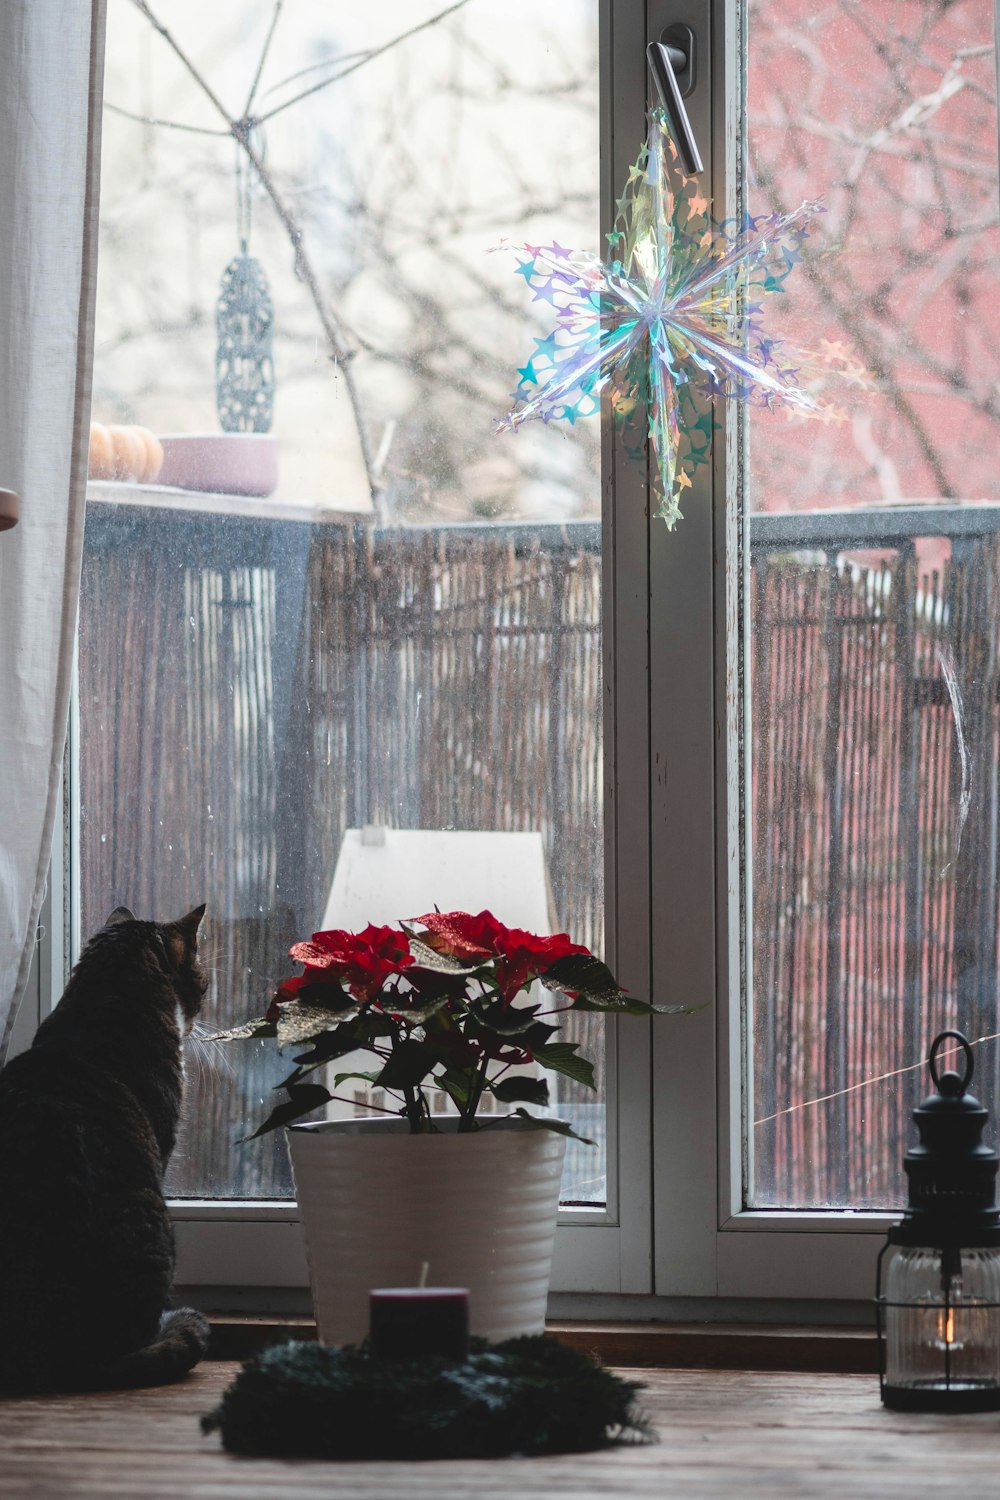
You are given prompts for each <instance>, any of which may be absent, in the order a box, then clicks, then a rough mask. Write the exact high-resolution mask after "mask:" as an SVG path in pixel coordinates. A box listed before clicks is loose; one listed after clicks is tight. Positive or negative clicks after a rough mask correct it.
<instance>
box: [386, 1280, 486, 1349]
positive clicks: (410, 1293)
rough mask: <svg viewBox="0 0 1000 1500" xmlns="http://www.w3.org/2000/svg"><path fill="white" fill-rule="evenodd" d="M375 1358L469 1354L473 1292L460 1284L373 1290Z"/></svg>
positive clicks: (392, 1287) (393, 1287)
mask: <svg viewBox="0 0 1000 1500" xmlns="http://www.w3.org/2000/svg"><path fill="white" fill-rule="evenodd" d="M369 1346H370V1348H371V1352H372V1357H373V1358H375V1359H427V1358H429V1357H431V1356H437V1357H438V1358H440V1359H450V1360H454V1361H455V1362H456V1363H461V1362H462V1361H463V1360H466V1359H468V1357H469V1293H468V1291H467V1289H466V1288H465V1287H459V1286H391V1287H378V1288H376V1289H375V1290H374V1291H372V1292H371V1293H370V1295H369Z"/></svg>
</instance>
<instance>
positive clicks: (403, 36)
mask: <svg viewBox="0 0 1000 1500" xmlns="http://www.w3.org/2000/svg"><path fill="white" fill-rule="evenodd" d="M468 4H469V0H455V4H454V5H449V6H447V7H446V8H445V9H444V10H439V11H438V13H437V15H436V16H430V17H429V18H428V20H426V21H421V22H420V24H419V26H411V28H410V30H409V31H404V32H401V33H400V35H399V36H394V37H393V39H392V41H391V42H385V43H384V44H383V46H381V47H373V48H372V50H371V51H370V52H368V53H366V54H365V56H364V57H362V58H361V59H360V61H358V62H356V63H352V65H351V66H350V67H349V68H344V70H343V71H342V72H340V73H335V74H334V75H333V77H332V78H324V79H323V81H322V83H314V84H313V86H312V88H308V89H303V91H302V93H301V94H293V96H292V98H291V99H286V100H285V102H284V104H276V105H275V107H274V109H269V110H268V111H267V113H266V114H263V115H261V116H260V118H259V120H258V122H257V123H258V124H263V123H264V121H265V120H273V119H274V116H275V115H280V114H281V111H282V110H283V109H290V108H291V107H292V105H293V104H298V103H299V101H300V100H301V99H308V98H309V95H310V94H318V93H319V91H320V90H321V89H325V88H329V86H330V84H331V83H339V82H340V80H341V79H342V78H346V77H347V76H348V75H349V74H350V73H356V72H357V70H358V69H359V68H363V67H364V66H365V65H366V63H369V62H371V61H372V59H373V58H375V57H381V56H382V54H383V53H384V52H391V51H392V49H393V47H398V46H399V44H400V42H405V41H407V40H408V39H409V38H410V37H411V36H416V35H417V33H418V32H419V31H426V30H427V28H428V27H429V26H436V25H437V23H438V21H443V20H444V19H445V17H446V16H451V15H454V13H455V11H457V10H463V9H464V8H465V6H467V5H468Z"/></svg>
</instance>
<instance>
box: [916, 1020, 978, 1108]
mask: <svg viewBox="0 0 1000 1500" xmlns="http://www.w3.org/2000/svg"><path fill="white" fill-rule="evenodd" d="M949 1037H951V1038H953V1040H954V1041H956V1042H957V1043H958V1045H959V1047H961V1048H962V1050H963V1051H964V1052H965V1072H964V1073H963V1075H962V1082H961V1085H960V1087H959V1088H958V1090H957V1092H958V1093H960V1094H964V1093H965V1091H966V1089H967V1088H968V1087H969V1084H970V1083H971V1081H972V1070H973V1068H974V1067H975V1059H974V1058H973V1056H972V1046H971V1044H970V1042H969V1039H968V1037H967V1036H965V1035H963V1033H962V1032H961V1031H939V1032H938V1034H937V1036H936V1037H935V1038H934V1041H933V1042H932V1043H931V1052H930V1056H929V1057H928V1059H927V1066H928V1068H929V1069H930V1073H931V1079H932V1080H933V1083H934V1087H935V1088H936V1089H937V1090H938V1092H939V1093H941V1092H943V1090H942V1089H941V1082H940V1079H939V1078H938V1070H937V1055H938V1049H939V1048H940V1046H941V1044H942V1042H945V1041H947V1040H948V1038H949Z"/></svg>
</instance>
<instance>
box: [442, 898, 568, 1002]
mask: <svg viewBox="0 0 1000 1500" xmlns="http://www.w3.org/2000/svg"><path fill="white" fill-rule="evenodd" d="M416 920H417V921H418V922H419V923H420V924H421V925H422V926H423V927H425V928H426V929H427V930H426V932H425V933H423V934H422V937H423V940H424V942H426V943H427V945H428V946H429V947H432V948H434V949H435V950H436V951H437V952H438V953H445V954H448V955H449V956H451V957H453V958H458V959H463V960H468V961H473V962H474V961H475V960H476V959H480V958H482V959H490V958H493V959H496V965H495V974H496V981H497V985H498V987H499V990H500V996H501V999H502V1000H503V1001H504V1003H505V1004H509V1003H510V1001H511V1000H513V998H514V996H515V995H516V994H517V993H518V991H519V990H522V989H524V988H525V987H526V986H527V985H528V984H530V983H531V981H532V980H533V979H537V978H538V977H539V975H540V974H545V973H546V972H547V971H548V970H549V969H550V968H551V967H552V965H553V964H554V963H555V962H556V960H557V959H560V958H566V957H567V956H568V955H569V954H571V953H589V951H590V950H589V949H588V948H585V947H584V946H583V944H582V943H574V942H571V941H570V938H569V935H568V934H567V933H565V932H556V933H553V934H552V935H551V936H549V937H539V936H538V934H536V933H534V932H525V931H524V930H523V928H520V927H505V926H504V925H503V923H502V922H498V921H497V919H496V917H495V916H494V915H493V913H492V912H489V911H481V912H479V913H477V914H476V915H475V916H473V915H472V914H471V913H470V912H464V911H448V912H428V913H427V914H426V915H425V916H422V917H417V919H416Z"/></svg>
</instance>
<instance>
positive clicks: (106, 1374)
mask: <svg viewBox="0 0 1000 1500" xmlns="http://www.w3.org/2000/svg"><path fill="white" fill-rule="evenodd" d="M208 1337H209V1326H208V1319H207V1318H205V1317H203V1316H202V1314H201V1313H200V1312H195V1311H194V1309H193V1308H191V1307H179V1308H177V1310H176V1311H175V1312H165V1313H164V1314H163V1317H162V1318H161V1319H160V1331H159V1333H158V1334H157V1335H156V1338H155V1339H154V1340H153V1342H152V1343H151V1344H147V1345H146V1347H145V1348H144V1349H135V1350H133V1351H132V1352H131V1353H130V1354H123V1355H121V1356H120V1357H119V1358H118V1359H116V1360H115V1361H114V1363H113V1364H111V1365H108V1366H105V1368H104V1369H103V1370H102V1371H101V1376H100V1383H101V1385H102V1386H103V1387H104V1388H105V1389H110V1388H114V1389H117V1390H131V1389H134V1388H136V1387H138V1386H143V1385H170V1384H171V1382H172V1381H174V1380H181V1379H183V1377H184V1376H185V1375H186V1374H187V1373H188V1371H189V1370H193V1369H194V1367H195V1365H196V1364H197V1363H198V1361H199V1360H200V1359H202V1358H203V1357H204V1355H205V1351H206V1349H207V1348H208Z"/></svg>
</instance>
